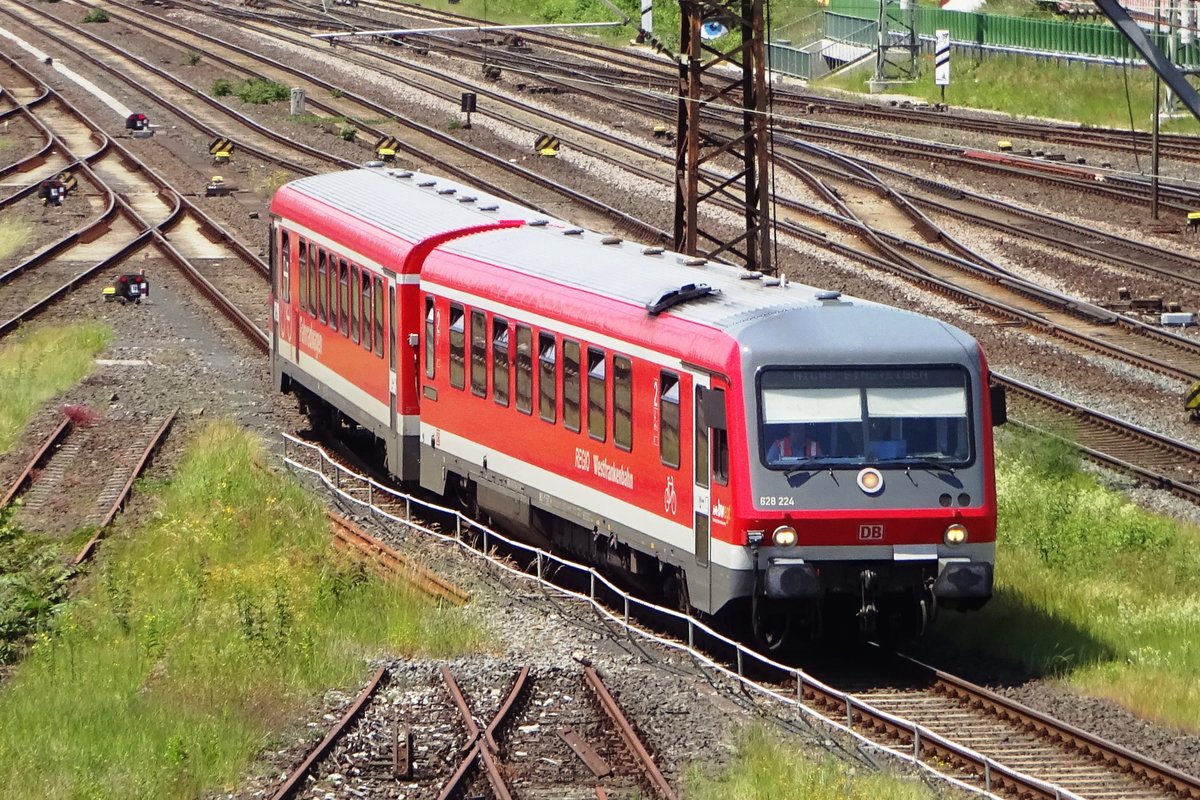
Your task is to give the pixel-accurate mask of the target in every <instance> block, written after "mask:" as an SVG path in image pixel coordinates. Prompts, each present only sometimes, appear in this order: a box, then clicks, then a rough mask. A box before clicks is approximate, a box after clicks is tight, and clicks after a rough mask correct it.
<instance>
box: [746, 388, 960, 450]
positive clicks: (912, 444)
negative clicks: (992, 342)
mask: <svg viewBox="0 0 1200 800" xmlns="http://www.w3.org/2000/svg"><path fill="white" fill-rule="evenodd" d="M968 377H969V376H968V374H967V371H966V370H965V369H963V368H961V367H953V366H937V367H932V366H931V367H904V368H885V367H877V368H852V369H838V368H829V367H819V368H817V367H811V368H809V367H794V368H793V367H787V368H782V367H776V368H768V369H765V370H763V371H762V372H761V373H759V381H758V391H759V398H758V402H759V419H760V421H761V422H760V426H761V427H760V430H759V441H760V444H761V457H762V460H763V463H764V464H766V465H767V466H768V467H770V468H773V469H783V470H790V469H795V468H797V467H800V466H805V465H811V466H813V467H814V468H826V467H837V466H845V467H858V466H862V465H864V464H870V465H875V466H893V465H894V466H901V467H902V466H905V465H918V464H924V465H930V464H936V465H938V466H942V467H961V466H965V465H967V464H969V463H970V462H971V461H972V460H973V458H974V450H973V447H972V440H971V425H970V414H971V412H970V409H971V403H970V393H969V391H968Z"/></svg>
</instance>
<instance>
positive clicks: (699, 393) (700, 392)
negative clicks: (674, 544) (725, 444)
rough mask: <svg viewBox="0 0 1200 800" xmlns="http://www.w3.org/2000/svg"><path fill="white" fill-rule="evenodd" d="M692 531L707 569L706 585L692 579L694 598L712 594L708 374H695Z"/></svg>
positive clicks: (698, 560)
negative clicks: (707, 405)
mask: <svg viewBox="0 0 1200 800" xmlns="http://www.w3.org/2000/svg"><path fill="white" fill-rule="evenodd" d="M692 386H693V400H694V402H693V403H692V415H691V418H692V497H693V498H694V499H693V501H692V504H693V505H692V532H693V533H694V535H695V545H696V549H695V553H696V566H697V567H701V568H703V570H704V572H703V573H700V575H702V578H701V581H702V582H703V583H704V586H703V587H701V586H694V585H691V584H692V583H694V580H695V576H693V578H692V580H691V581H689V586H688V589H689V590H690V591H691V592H692V594H693V599H694V600H699V599H700V598H707V597H708V595H709V585H708V584H709V582H710V578H709V572H708V559H709V540H710V538H711V536H712V530H711V527H712V520H711V505H710V501H711V495H710V492H711V487H712V459H711V458H710V452H709V451H710V447H709V438H710V437H709V435H708V415H707V413H706V409H705V406H706V400H707V395H708V392H709V388H708V376H707V375H699V374H696V373H693V374H692Z"/></svg>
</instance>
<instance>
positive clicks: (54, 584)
mask: <svg viewBox="0 0 1200 800" xmlns="http://www.w3.org/2000/svg"><path fill="white" fill-rule="evenodd" d="M13 511H14V509H13V507H9V508H0V576H2V577H0V663H5V662H9V661H12V660H13V659H14V658H15V657H16V656H17V655H19V654H20V653H21V652H22V651H23V649H24V648H25V646H26V645H27V644H29V642H30V640H31V639H32V637H33V636H35V635H36V634H38V633H43V632H45V631H46V630H47V629H48V628H49V626H50V623H51V620H52V619H53V617H54V614H55V613H56V611H57V610H58V609H59V608H60V605H61V603H62V602H63V601H64V600H65V599H66V596H67V580H68V579H69V578H70V575H71V570H70V569H68V568H67V567H65V566H63V564H62V562H61V560H60V558H59V552H58V548H57V547H56V546H55V545H54V544H53V543H51V542H46V541H42V540H41V539H40V538H39V537H37V536H35V535H33V534H29V533H26V532H25V531H23V530H21V529H20V528H18V527H17V526H16V525H15V524H14V523H13V521H12V515H13Z"/></svg>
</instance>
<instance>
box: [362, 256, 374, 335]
mask: <svg viewBox="0 0 1200 800" xmlns="http://www.w3.org/2000/svg"><path fill="white" fill-rule="evenodd" d="M373 308H374V306H372V305H371V275H370V274H369V273H368V272H366V271H365V270H364V271H363V273H362V346H363V349H364V350H366V351H367V352H370V351H371V347H372V343H371V338H372V337H371V313H372V309H373Z"/></svg>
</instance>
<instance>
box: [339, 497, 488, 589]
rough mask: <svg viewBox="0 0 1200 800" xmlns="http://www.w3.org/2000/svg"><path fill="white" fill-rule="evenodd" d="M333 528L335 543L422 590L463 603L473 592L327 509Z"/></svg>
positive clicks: (380, 570)
mask: <svg viewBox="0 0 1200 800" xmlns="http://www.w3.org/2000/svg"><path fill="white" fill-rule="evenodd" d="M325 514H326V516H328V517H329V522H330V527H331V528H332V529H333V535H334V540H333V544H334V547H337V548H339V549H341V550H343V551H346V550H349V551H353V553H355V554H357V555H359V556H361V557H362V558H364V559H365V560H367V561H368V562H370V563H371V564H372V565H374V566H375V567H376V568H377V569H378V571H379V572H380V573H381V574H384V575H394V576H397V577H401V578H403V579H405V580H406V581H408V582H409V583H410V584H412V586H413V587H414V588H416V589H417V590H418V591H420V592H422V593H424V594H426V595H428V596H430V597H432V598H434V599H435V600H443V601H445V602H447V603H450V604H451V605H455V606H463V605H466V604H467V603H468V602H470V600H471V595H470V594H469V593H468V592H466V591H464V590H462V589H460V588H458V587H457V586H455V585H454V584H453V583H451V582H450V581H448V580H446V579H445V578H443V577H441V576H440V575H438V574H437V573H435V572H433V571H431V570H429V569H426V568H425V567H422V566H421V565H420V564H417V563H415V562H413V561H412V560H411V559H408V558H405V557H404V556H403V555H401V554H400V553H398V552H397V551H396V550H395V549H393V548H391V547H389V546H388V545H386V544H384V543H383V542H381V541H380V540H379V539H376V538H375V537H374V536H372V535H371V534H369V533H367V532H366V531H365V530H363V529H362V528H360V527H359V526H357V525H355V524H354V523H353V522H351V521H350V520H348V519H346V518H345V517H342V516H339V515H338V514H335V513H333V512H332V511H326V512H325Z"/></svg>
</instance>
